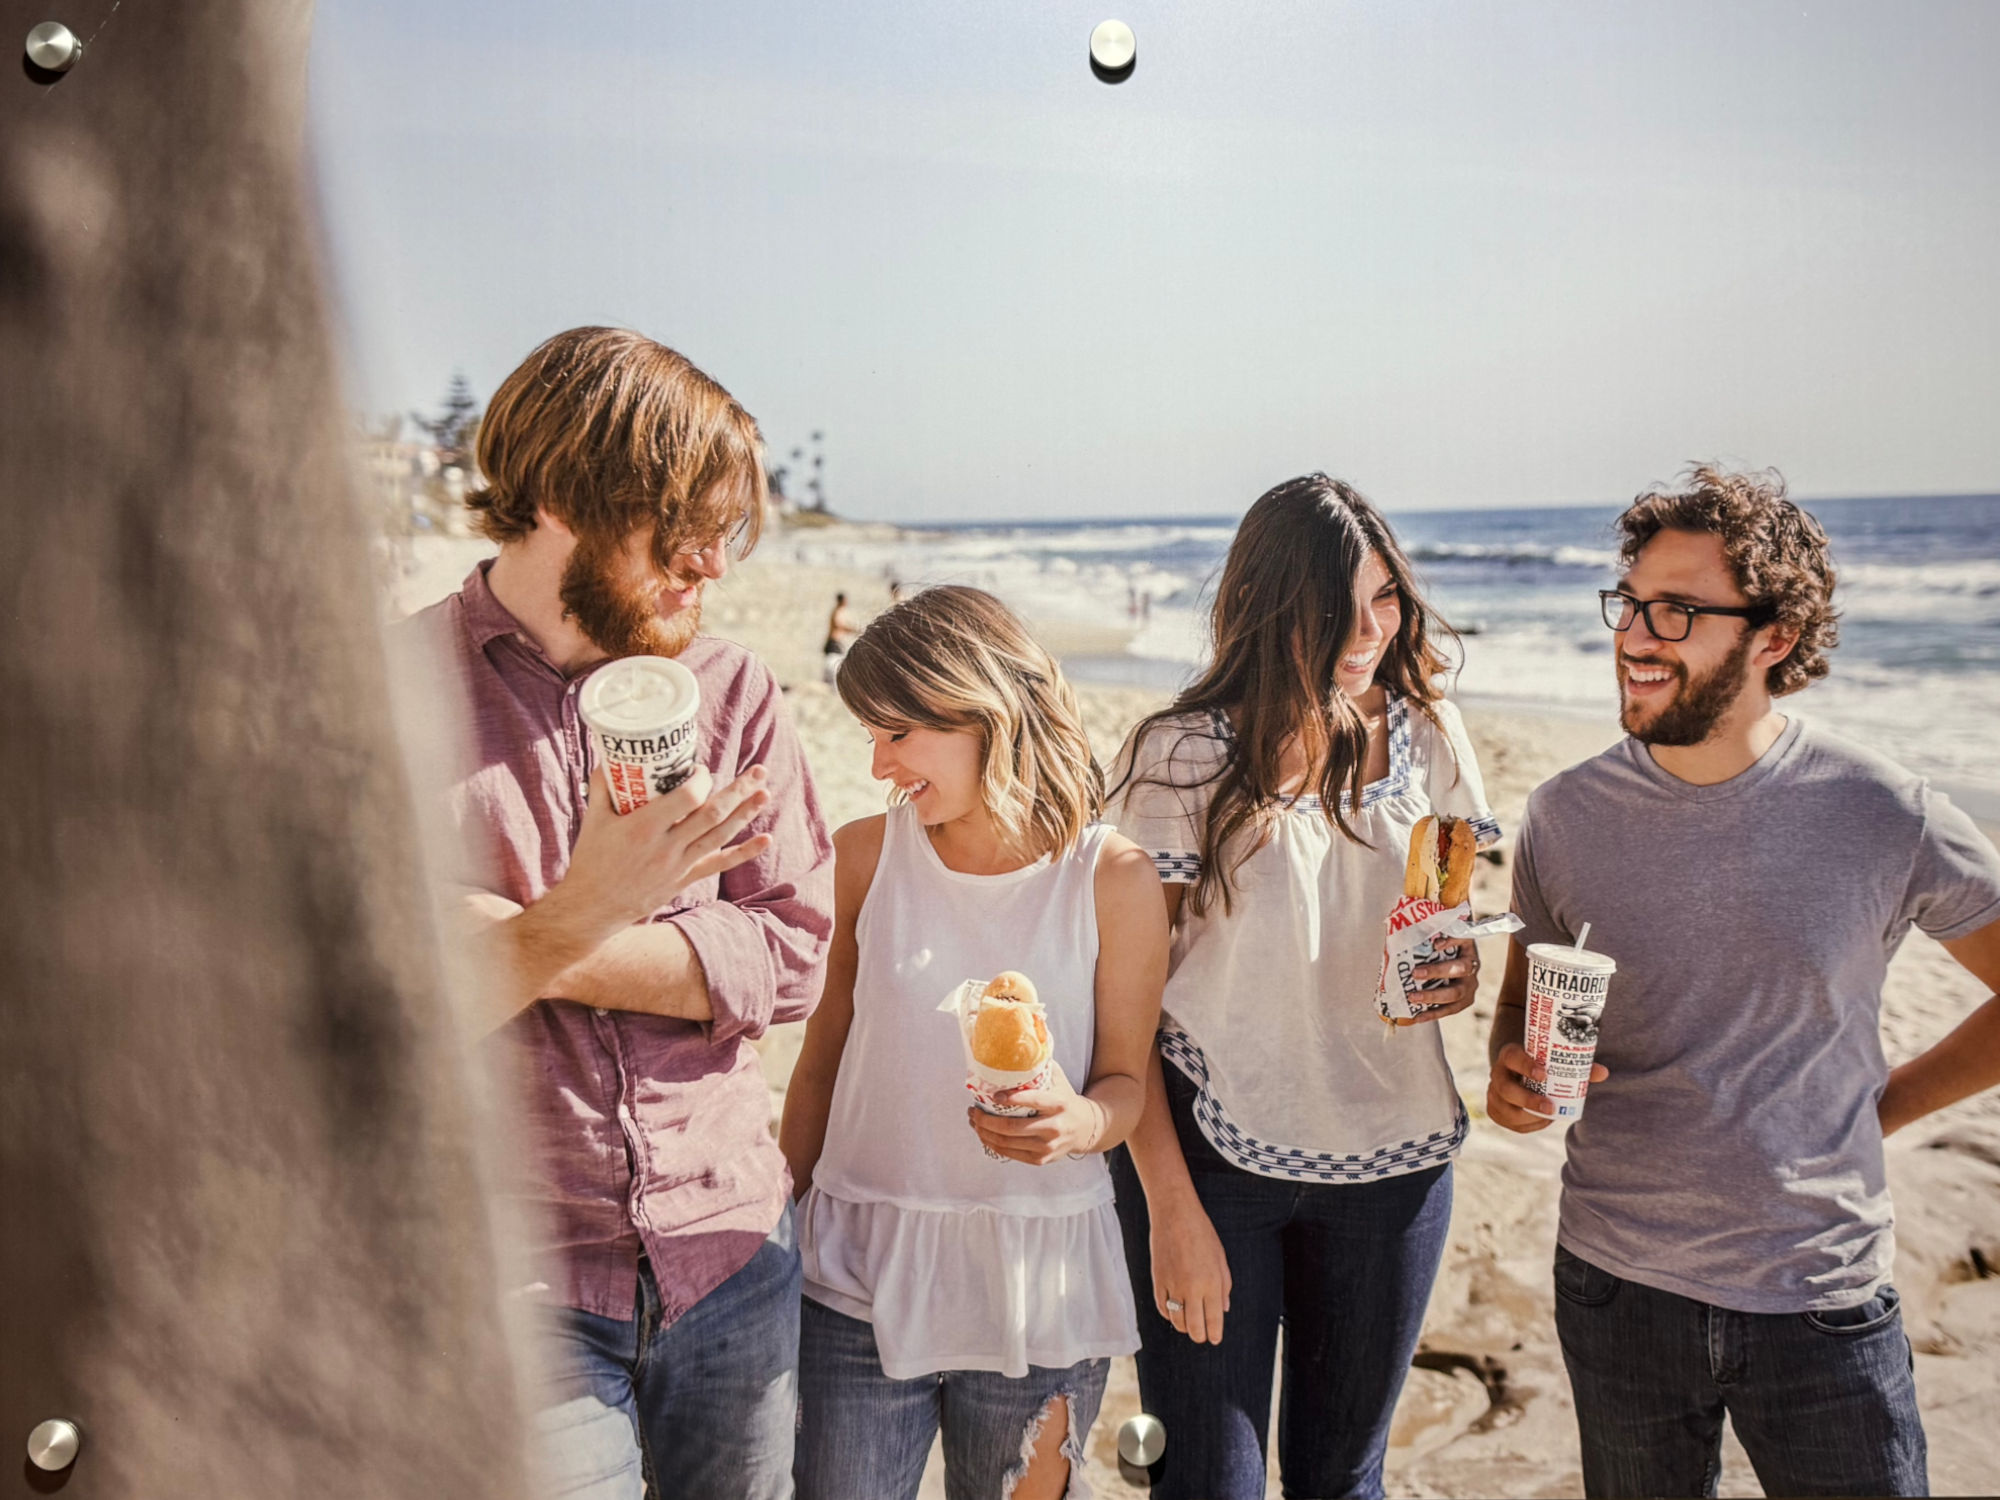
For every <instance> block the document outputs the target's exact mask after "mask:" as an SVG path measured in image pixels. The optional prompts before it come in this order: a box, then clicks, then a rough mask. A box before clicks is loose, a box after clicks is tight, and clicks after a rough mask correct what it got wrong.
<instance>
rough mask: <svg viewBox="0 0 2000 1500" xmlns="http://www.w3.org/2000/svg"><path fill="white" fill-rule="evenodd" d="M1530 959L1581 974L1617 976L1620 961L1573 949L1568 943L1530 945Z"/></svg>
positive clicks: (1605, 955) (1601, 954)
mask: <svg viewBox="0 0 2000 1500" xmlns="http://www.w3.org/2000/svg"><path fill="white" fill-rule="evenodd" d="M1528 957H1530V958H1538V959H1540V960H1541V961H1542V962H1543V963H1545V964H1556V965H1559V966H1561V967H1563V968H1566V969H1570V970H1572V971H1574V972H1576V973H1580V974H1616V973H1617V972H1618V961H1617V960H1616V959H1615V958H1612V957H1611V956H1610V955H1609V954H1605V953H1592V952H1591V951H1590V950H1589V949H1588V948H1572V947H1571V946H1570V945H1569V944H1568V943H1530V944H1528Z"/></svg>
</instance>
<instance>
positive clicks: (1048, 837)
mask: <svg viewBox="0 0 2000 1500" xmlns="http://www.w3.org/2000/svg"><path fill="white" fill-rule="evenodd" d="M834 684H835V687H836V688H837V689H838V691H839V693H840V697H841V701H842V702H844V703H845V704H846V705H847V706H848V708H849V709H851V710H852V711H853V713H854V716H855V717H856V718H857V719H859V720H861V722H862V723H864V724H867V725H869V726H870V727H872V728H876V729H908V728H923V729H944V730H954V729H976V730H978V731H979V733H980V736H981V739H982V742H983V745H984V754H983V756H982V758H981V762H980V774H979V791H980V797H981V799H982V800H983V801H984V802H985V804H986V810H987V812H988V813H990V814H991V815H992V818H993V822H994V825H995V826H996V827H997V828H998V829H999V830H1000V836H1001V837H1002V838H1003V839H1004V840H1005V841H1006V842H1007V844H1008V846H1009V847H1010V848H1013V849H1014V850H1016V851H1017V852H1019V853H1021V854H1023V855H1026V856H1027V857H1028V858H1030V859H1034V858H1038V857H1039V856H1041V855H1043V854H1047V855H1050V856H1052V857H1055V858H1060V857H1061V856H1062V855H1064V854H1066V853H1068V851H1069V850H1070V848H1071V847H1072V846H1073V845H1074V844H1075V843H1076V841H1077V839H1078V838H1080V837H1081V836H1082V834H1083V830H1084V829H1085V827H1087V826H1088V825H1089V824H1090V823H1092V822H1093V821H1095V820H1096V818H1097V816H1098V815H1099V814H1100V813H1101V812H1102V811H1103V810H1104V773H1103V772H1102V771H1101V770H1100V769H1099V768H1098V765H1097V760H1096V757H1094V756H1093V755H1092V754H1091V750H1090V736H1089V735H1088V734H1087V733H1086V732H1085V731H1084V727H1083V712H1082V710H1081V708H1080V707H1079V706H1078V704H1077V699H1076V690H1075V689H1074V688H1072V687H1071V686H1070V685H1069V683H1068V682H1067V681H1066V680H1065V679H1064V678H1063V675H1062V670H1061V669H1060V668H1059V667H1057V666H1056V664H1055V660H1054V658H1052V657H1051V656H1050V655H1049V653H1048V652H1047V651H1045V650H1043V649H1042V647H1041V644H1040V643H1039V642H1037V641H1036V640H1035V638H1034V637H1033V636H1031V635H1029V634H1028V631H1027V627H1026V626H1024V625H1022V623H1021V622H1020V620H1019V619H1017V618H1016V617H1015V615H1014V613H1013V611H1012V610H1010V609H1008V608H1007V606H1006V605H1004V604H1002V603H1001V602H1000V601H999V600H998V599H996V598H994V597H993V596H992V595H991V594H989V593H987V592H985V591H984V590H983V589H975V588H966V587H963V586H961V585H956V584H953V585H946V586H941V587H938V588H930V589H925V590H924V591H923V592H922V593H920V594H915V595H913V596H911V597H910V598H908V599H905V600H904V601H903V602H902V603H900V604H898V605H895V606H894V607H892V608H891V609H889V610H887V611H886V612H884V613H883V614H880V615H877V616H876V617H875V619H874V621H873V622H872V623H871V624H870V625H869V626H868V628H867V629H866V630H864V631H862V632H861V634H860V635H859V636H857V637H855V640H854V644H853V645H851V646H849V647H848V648H847V654H846V655H845V656H844V657H842V658H841V662H840V671H839V673H838V674H837V675H836V676H835V678H834ZM890 795H891V797H892V798H893V797H894V796H895V793H893V792H892V793H891V794H890Z"/></svg>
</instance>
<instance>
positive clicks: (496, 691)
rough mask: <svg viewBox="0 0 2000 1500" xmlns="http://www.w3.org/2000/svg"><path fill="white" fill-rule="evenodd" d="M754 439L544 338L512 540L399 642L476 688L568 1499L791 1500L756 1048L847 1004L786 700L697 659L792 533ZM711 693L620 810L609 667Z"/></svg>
mask: <svg viewBox="0 0 2000 1500" xmlns="http://www.w3.org/2000/svg"><path fill="white" fill-rule="evenodd" d="M758 448H759V440H758V434H757V427H756V424H755V423H754V422H753V421H752V420H751V418H750V416H749V414H748V413H746V412H745V411H744V410H743V408H742V407H741V406H739V405H737V403H736V402H735V400H733V399H732V398H731V397H730V395H729V394H728V392H726V391H724V390H723V389H722V387H720V386H719V385H717V384H716V383H715V382H714V381H712V380H710V379H709V378H708V377H707V376H705V375H703V374H702V373H701V371H699V370H697V369H696V368H695V367H694V366H693V365H691V364H689V363H688V361H687V360H685V359H683V358H682V357H681V356H680V355H678V354H676V353H675V352H674V351H672V350H671V349H667V348H665V347H663V346H661V345H659V344H656V343H654V342H652V341H651V340H649V339H645V338H642V337H640V336H639V335H638V334H635V333H629V332H625V331H623V330H619V329H609V328H579V329H574V330H572V331H570V332H568V333H564V334H559V335H557V336H556V337H555V338H553V339H550V340H549V341H548V342H547V343H545V344H543V345H542V346H541V347H540V348H539V349H537V350H536V351H535V352H534V353H533V354H531V355H530V356H529V357H528V358H527V360H526V361H525V362H524V363H523V364H522V365H521V367H520V368H519V369H517V370H516V371H515V372H514V373H513V374H512V375H510V376H509V377H508V378H507V380H506V382H505V383H504V384H503V385H502V386H501V387H500V389H499V391H498V392H497V393H496V394H495V395H494V397H493V402H492V405H491V406H490V407H489V408H488V409H487V413H486V418H485V420H484V421H483V422H482V423H481V425H480V432H479V455H478V457H479V468H480V471H481V473H483V474H484V475H485V476H486V487H485V488H484V489H483V490H479V491H477V492H475V493H474V494H472V495H471V496H469V497H468V503H469V504H470V505H471V507H472V509H473V512H474V515H475V517H476V518H477V524H478V525H479V527H480V529H481V531H482V532H484V534H485V535H486V536H488V537H490V538H492V539H493V540H494V541H497V542H498V543H499V544H500V554H499V556H498V557H497V558H494V559H493V560H491V561H490V562H482V563H481V564H480V565H479V566H478V567H476V568H475V569H474V570H473V571H472V573H471V575H470V576H469V577H467V579H466V580H465V584H464V586H463V587H462V588H461V589H460V590H459V592H457V593H456V594H453V595H452V596H451V597H450V598H448V599H446V600H444V601H443V602H442V603H439V604H437V605H435V606H433V607H432V608H430V609H427V610H424V611H423V612H421V613H420V614H418V615H415V616H413V617H412V618H411V619H410V620H409V621H407V622H405V623H404V624H403V625H401V626H399V627H397V629H398V632H399V636H398V643H399V645H401V646H403V647H405V648H407V649H411V650H422V649H425V648H428V650H429V651H430V652H431V653H432V654H433V655H434V656H435V657H437V658H439V659H440V660H441V661H442V662H443V663H444V664H445V666H446V671H447V673H448V678H449V680H451V681H453V682H454V683H456V684H457V685H459V686H460V687H461V688H462V689H463V693H464V699H465V701H464V719H463V723H464V726H465V732H466V744H465V747H464V759H463V762H462V763H461V764H460V765H459V766H458V768H457V769H456V771H455V772H454V773H453V774H452V775H451V777H450V785H449V789H448V805H449V807H450V810H451V815H452V817H453V819H454V821H455V822H456V823H457V824H458V826H459V830H460V832H461V834H462V836H463V842H464V843H465V845H466V847H467V848H468V849H471V850H474V851H480V852H483V853H484V855H485V857H486V860H487V863H486V864H485V866H484V867H483V868H481V869H479V870H477V871H474V872H470V873H469V874H468V875H467V877H466V882H467V885H468V886H469V887H471V889H470V891H469V893H468V894H466V895H465V896H464V897H463V900H462V903H461V905H462V912H461V915H462V916H463V917H464V919H465V920H466V922H467V924H468V926H469V927H470V928H471V930H472V931H473V933H474V936H475V940H476V941H478V942H479V943H481V944H482V946H483V948H484V956H485V958H486V959H487V970H488V972H489V973H490V974H492V976H493V977H494V987H493V989H492V990H491V991H490V992H489V993H488V994H487V995H485V996H484V997H483V1012H482V1014H481V1015H480V1017H479V1018H478V1024H479V1026H480V1028H481V1030H482V1031H488V1032H490V1033H491V1034H490V1036H488V1038H487V1045H488V1046H489V1047H490V1048H492V1049H495V1076H496V1080H497V1082H496V1088H498V1089H499V1090H500V1091H501V1092H500V1095H499V1097H500V1098H501V1099H502V1100H503V1101H504V1105H503V1107H504V1108H506V1109H507V1110H508V1112H509V1113H510V1114H512V1116H513V1117H514V1118H513V1126H514V1130H515V1133H516V1136H517V1139H518V1147H519V1155H518V1161H519V1162H520V1163H521V1164H522V1165H521V1166H520V1167H519V1169H518V1175H517V1176H516V1177H515V1178H514V1180H513V1181H511V1182H509V1183H507V1184H504V1186H505V1187H506V1188H507V1189H508V1190H509V1191H511V1192H512V1193H513V1194H515V1195H516V1196H517V1198H518V1199H519V1200H520V1201H521V1202H523V1204H524V1205H525V1208H526V1214H525V1215H524V1217H525V1218H526V1220H527V1222H528V1224H529V1226H530V1227H531V1229H532V1230H533V1231H535V1232H536V1233H537V1234H538V1236H539V1240H540V1260H539V1263H538V1266H537V1270H538V1273H539V1277H540V1279H539V1280H538V1281H537V1282H536V1283H535V1284H534V1285H533V1286H531V1287H529V1288H528V1289H527V1293H528V1295H529V1299H530V1300H531V1301H532V1302H534V1303H536V1304H537V1306H536V1308H535V1319H536V1321H535V1324H534V1326H535V1328H536V1332H537V1337H538V1339H539V1340H540V1345H541V1347H540V1349H539V1350H538V1351H537V1358H536V1360H535V1362H534V1370H535V1377H534V1381H533V1382H532V1383H529V1384H527V1385H526V1386H525V1387H524V1394H525V1397H526V1399H527V1401H528V1403H529V1405H530V1407H531V1409H532V1410H533V1412H534V1443H533V1447H534V1449H535V1450H536V1457H537V1458H538V1459H539V1461H540V1472H541V1474H542V1477H543V1480H544V1482H545V1483H546V1485H547V1487H548V1490H547V1492H548V1493H552V1494H563V1495H580V1494H586V1493H587V1494H589V1495H590V1496H592V1497H596V1500H641V1497H642V1496H644V1495H647V1494H653V1495H701V1496H704V1497H707V1496H725V1497H743V1500H780V1497H783V1496H786V1495H789V1494H790V1493H791V1460H792V1429H793V1424H794V1419H795V1413H796V1384H795V1381H796V1369H797V1357H798V1296H799V1260H798V1251H797V1248H796V1244H795V1241H794V1238H793V1233H792V1208H791V1202H790V1196H789V1194H788V1193H787V1191H786V1177H785V1163H784V1158H783V1156H782V1155H781V1154H780V1153H779V1151H778V1147H777V1143H776V1142H775V1141H774V1140H773V1139H772V1137H771V1130H770V1096H769V1093H768V1091H767V1089H766V1087H765V1083H764V1076H763V1072H762V1069H761V1068H760V1067H759V1064H758V1060H757V1055H756V1053H755V1051H754V1050H753V1048H752V1047H751V1045H750V1044H751V1042H752V1041H753V1040H754V1039H755V1038H757V1037H759V1036H762V1035H763V1034H764V1031H765V1029H766V1028H767V1027H769V1026H770V1025H771V1024H772V1023H774V1022H781V1021H796V1020H801V1019H803V1018H804V1016H805V1015H806V1014H807V1012H808V1011H810V1010H811V1009H812V1006H813V1002H814V1000H815V998H816V997H817V996H818V993H819V988H820V981H821V977H822V974H823V970H824V958H825V952H826V946H827V942H828V938H829V936H830V931H831V927H832V894H833V892H832V873H833V872H832V847H831V844H830V842H829V841H828V839H827V835H826V831H825V825H824V823H823V822H822V820H821V817H820V812H819V805H818V802H817V800H816V799H815V796H814V792H813V786H812V780H811V777H810V776H809V775H808V773H807V770H806V763H805V759H804V757H803V755H802V754H801V753H800V749H799V745H798V741H797V740H796V738H795V737H794V735H793V732H792V728H791V725H790V724H789V722H788V721H787V719H786V716H785V713H784V710H783V707H782V703H781V700H780V698H779V694H778V688H777V684H776V683H775V682H774V681H773V679H772V677H771V673H770V671H769V670H768V669H767V668H766V667H765V666H764V664H763V663H762V662H760V661H758V660H757V658H756V657H754V656H752V655H751V654H750V653H749V652H748V651H745V650H744V649H743V648H742V647H740V646H737V645H733V644H731V643H730V642H728V641H723V640H718V639H716V638H714V637H712V636H704V635H699V634H697V633H696V632H697V628H698V626H699V623H700V618H701V595H702V590H703V588H704V587H705V586H706V585H707V584H708V582H709V581H710V580H712V579H716V578H720V577H721V576H722V575H723V572H724V570H725V569H726V567H727V561H726V549H727V546H728V543H729V540H730V539H731V538H732V537H733V536H735V535H736V534H737V533H738V532H739V531H741V530H743V529H744V528H746V527H747V528H748V529H749V532H750V535H751V538H752V540H754V538H755V531H756V527H757V524H758V518H759V517H760V516H761V514H762V510H763V481H762V469H761V466H760V461H759V453H758ZM637 654H651V655H659V656H672V657H676V658H677V659H678V660H679V661H680V662H681V664H682V665H683V666H685V667H687V668H688V669H689V670H690V671H692V672H693V673H694V675H695V678H696V681H697V682H698V684H699V686H700V690H701V703H700V708H699V711H698V719H697V723H698V726H699V729H698V733H699V736H700V739H699V743H700V753H699V756H698V758H697V766H698V769H697V770H696V772H695V774H694V776H693V778H692V779H691V780H689V781H688V782H686V783H685V784H683V785H682V786H681V787H680V788H679V789H678V790H676V791H674V792H672V793H670V794H668V795H667V796H666V797H665V798H664V799H662V800H661V801H659V802H656V803H652V804H649V805H647V806H644V807H641V808H639V809H637V810H635V811H634V812H632V813H630V814H629V815H626V816H624V817H620V816H617V815H616V814H614V813H613V812H612V811H611V809H610V807H609V805H608V804H609V798H608V795H607V791H606V788H605V785H604V773H603V771H602V769H601V768H593V761H594V759H595V756H594V753H593V752H592V750H591V749H590V748H589V744H590V737H589V734H588V733H587V732H586V730H585V728H584V726H583V725H582V724H581V722H580V721H579V719H578V715H577V699H578V694H579V691H580V689H581V688H582V687H583V684H584V682H585V681H586V679H587V678H588V677H589V676H590V674H591V672H592V669H593V668H595V667H597V666H598V665H600V664H601V663H603V662H605V661H606V660H607V659H609V658H614V657H622V656H630V655H637Z"/></svg>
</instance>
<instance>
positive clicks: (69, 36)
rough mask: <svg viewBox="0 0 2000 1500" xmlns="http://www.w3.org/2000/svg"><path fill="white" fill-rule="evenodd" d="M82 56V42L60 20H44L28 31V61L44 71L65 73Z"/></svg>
mask: <svg viewBox="0 0 2000 1500" xmlns="http://www.w3.org/2000/svg"><path fill="white" fill-rule="evenodd" d="M81 56H83V43H82V42H79V41H78V40H77V39H76V33H75V32H73V31H71V30H70V29H69V28H68V27H67V26H65V25H63V23H62V22H60V21H44V22H42V24H41V25H39V26H37V27H36V28H35V29H34V30H33V31H31V32H29V33H28V61H29V62H31V63H33V64H34V65H35V66H36V67H38V68H40V69H42V71H43V72H46V73H67V72H68V71H69V70H70V69H71V68H72V67H74V66H75V65H76V60H77V59H78V58H79V57H81Z"/></svg>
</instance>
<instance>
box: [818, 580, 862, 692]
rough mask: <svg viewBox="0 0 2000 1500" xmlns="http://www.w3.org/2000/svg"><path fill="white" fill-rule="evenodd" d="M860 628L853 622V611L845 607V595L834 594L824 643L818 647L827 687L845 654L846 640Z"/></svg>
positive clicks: (850, 638)
mask: <svg viewBox="0 0 2000 1500" xmlns="http://www.w3.org/2000/svg"><path fill="white" fill-rule="evenodd" d="M860 628H861V627H860V626H859V625H857V624H855V623H854V611H853V610H851V609H849V608H848V607H847V595H845V594H835V595H834V596H833V613H832V614H830V615H828V616H827V620H826V644H825V645H824V646H822V647H821V648H820V657H821V660H822V661H823V663H824V671H823V676H824V678H825V680H826V684H827V686H828V687H831V686H832V685H833V679H834V674H835V673H837V672H839V670H840V659H841V658H842V657H843V656H845V655H846V654H847V645H848V642H850V641H852V640H853V639H854V637H855V634H856V632H858V631H859V630H860Z"/></svg>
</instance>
